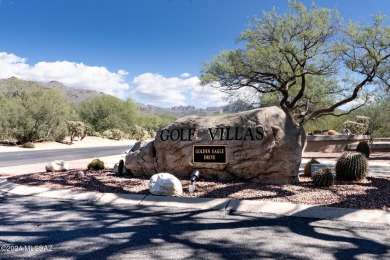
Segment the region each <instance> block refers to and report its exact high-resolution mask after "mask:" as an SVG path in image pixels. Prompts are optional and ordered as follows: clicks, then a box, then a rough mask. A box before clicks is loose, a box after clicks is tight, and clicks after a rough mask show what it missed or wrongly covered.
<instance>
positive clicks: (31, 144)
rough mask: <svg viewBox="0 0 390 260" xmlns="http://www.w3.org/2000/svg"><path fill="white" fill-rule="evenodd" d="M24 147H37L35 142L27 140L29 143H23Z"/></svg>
mask: <svg viewBox="0 0 390 260" xmlns="http://www.w3.org/2000/svg"><path fill="white" fill-rule="evenodd" d="M22 147H23V148H35V144H34V143H32V142H27V143H24V144H22Z"/></svg>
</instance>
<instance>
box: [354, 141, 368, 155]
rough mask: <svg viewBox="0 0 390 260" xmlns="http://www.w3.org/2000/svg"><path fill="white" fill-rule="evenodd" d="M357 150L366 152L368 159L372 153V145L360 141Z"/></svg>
mask: <svg viewBox="0 0 390 260" xmlns="http://www.w3.org/2000/svg"><path fill="white" fill-rule="evenodd" d="M356 152H359V153H362V154H364V155H365V156H366V158H367V159H368V158H370V154H371V149H370V145H369V144H368V143H367V142H366V141H360V142H359V143H358V145H357V146H356Z"/></svg>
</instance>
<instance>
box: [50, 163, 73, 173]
mask: <svg viewBox="0 0 390 260" xmlns="http://www.w3.org/2000/svg"><path fill="white" fill-rule="evenodd" d="M68 170H69V163H68V162H65V161H53V162H49V163H48V164H46V171H47V172H53V171H68Z"/></svg>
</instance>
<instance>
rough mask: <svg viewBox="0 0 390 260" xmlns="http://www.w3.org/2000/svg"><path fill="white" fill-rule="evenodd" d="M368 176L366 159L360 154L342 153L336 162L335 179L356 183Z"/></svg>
mask: <svg viewBox="0 0 390 260" xmlns="http://www.w3.org/2000/svg"><path fill="white" fill-rule="evenodd" d="M367 174H368V163H367V159H366V157H365V156H364V155H363V154H361V153H344V154H343V155H341V156H340V157H339V158H338V159H337V162H336V179H338V180H342V181H358V180H362V179H364V178H365V177H366V176H367Z"/></svg>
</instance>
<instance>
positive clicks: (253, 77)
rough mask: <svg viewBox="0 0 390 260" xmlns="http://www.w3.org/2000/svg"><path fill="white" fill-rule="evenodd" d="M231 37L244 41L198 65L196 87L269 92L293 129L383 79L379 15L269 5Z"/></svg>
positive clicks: (384, 51)
mask: <svg viewBox="0 0 390 260" xmlns="http://www.w3.org/2000/svg"><path fill="white" fill-rule="evenodd" d="M239 41H241V42H244V43H245V45H244V46H245V47H243V48H238V49H235V50H230V51H223V52H221V53H220V54H219V55H218V56H216V57H214V58H213V59H212V60H211V61H209V62H207V63H206V64H205V65H204V66H203V68H202V73H201V74H202V75H201V78H202V83H203V85H211V86H213V87H216V88H219V89H220V90H221V91H224V92H227V93H229V94H234V93H237V92H238V90H240V91H241V90H245V89H246V90H252V91H255V92H256V93H258V94H259V96H260V97H264V96H266V95H268V96H271V97H273V98H274V99H275V100H277V102H278V103H279V105H280V107H281V108H282V109H283V111H284V112H285V113H286V114H287V115H288V117H289V118H290V119H291V120H292V121H293V122H294V123H295V124H296V125H297V126H298V127H302V126H303V125H304V124H305V123H306V122H308V121H309V120H313V119H316V118H318V117H321V116H324V115H331V114H333V115H337V111H339V109H338V108H340V107H341V106H343V105H345V104H347V103H349V102H351V101H358V100H360V101H361V100H362V96H364V95H363V94H364V90H365V88H367V86H369V85H372V84H376V83H377V82H381V83H382V84H384V82H385V81H388V80H389V74H388V73H389V71H388V70H386V68H389V63H390V27H389V26H386V25H385V17H384V16H382V15H380V14H379V15H377V16H375V17H374V19H373V22H372V23H371V24H369V25H364V24H357V23H352V22H348V23H344V22H343V21H342V19H341V17H340V15H339V13H338V12H337V10H333V9H326V8H319V7H316V6H315V5H314V4H313V5H312V6H311V7H310V8H309V9H307V8H306V7H305V6H304V5H303V4H302V3H299V2H296V1H293V2H292V1H291V2H289V12H288V13H285V14H278V12H277V10H276V9H275V8H274V9H273V10H272V11H270V12H263V15H262V18H253V20H252V21H251V24H250V26H249V29H247V30H246V31H244V32H243V33H242V34H241V36H240V38H239ZM385 84H387V85H388V82H386V83H385ZM354 103H355V102H354ZM361 103H363V104H364V101H362V102H361ZM361 105H362V104H359V105H357V106H354V107H352V108H351V110H354V109H357V108H358V107H359V106H361ZM348 112H350V111H348Z"/></svg>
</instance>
